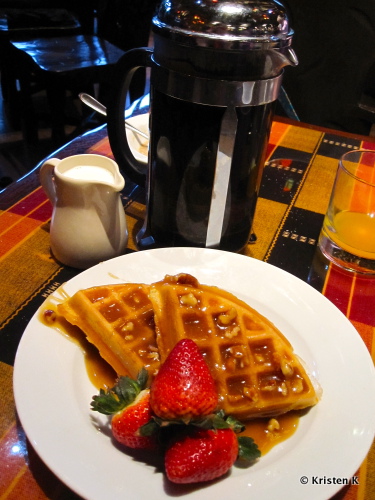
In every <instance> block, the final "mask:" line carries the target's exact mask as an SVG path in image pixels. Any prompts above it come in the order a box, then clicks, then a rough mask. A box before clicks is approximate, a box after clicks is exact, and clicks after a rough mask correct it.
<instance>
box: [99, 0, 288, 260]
mask: <svg viewBox="0 0 375 500" xmlns="http://www.w3.org/2000/svg"><path fill="white" fill-rule="evenodd" d="M152 33H153V40H154V48H153V49H149V48H139V49H133V50H130V51H129V52H127V53H126V54H125V55H124V56H123V57H122V58H121V59H120V61H119V62H118V63H117V66H116V73H115V80H116V81H115V91H114V97H113V100H112V102H110V103H109V107H108V136H109V141H110V145H111V148H112V151H113V153H114V156H115V159H116V161H117V162H118V164H119V166H120V168H121V169H122V170H123V172H124V173H125V174H126V175H128V176H129V177H130V178H131V179H132V180H133V181H134V182H136V183H138V184H141V185H145V186H147V216H146V220H145V223H144V226H143V228H142V230H141V231H140V232H139V233H138V235H137V244H138V246H139V248H141V249H144V248H153V247H165V246H195V247H209V248H218V249H222V250H228V251H235V252H237V251H241V249H243V247H244V246H245V245H246V243H247V241H248V240H249V237H250V235H251V230H252V222H253V217H254V212H255V207H256V202H257V197H258V192H259V186H260V180H261V176H262V171H263V165H264V161H265V154H266V147H267V144H268V139H269V132H270V128H271V123H272V118H273V112H274V105H275V101H276V100H277V97H278V94H279V90H280V86H281V80H282V74H283V68H284V67H285V66H287V65H296V64H297V59H296V56H295V54H294V52H293V50H292V48H291V41H292V35H293V32H292V30H291V29H290V26H289V21H288V17H287V14H286V10H285V8H284V7H283V6H282V5H281V4H280V3H279V2H278V1H276V0H274V1H270V0H265V1H259V0H237V1H231V0H229V1H228V0H163V1H162V2H161V4H160V6H159V7H158V9H157V11H156V14H155V17H154V18H153V21H152ZM141 66H144V67H149V68H151V76H150V119H149V127H150V144H149V154H148V167H147V168H145V166H144V164H142V163H140V162H138V161H137V160H136V159H135V158H134V156H133V154H132V152H131V150H130V147H129V144H128V142H127V139H126V134H125V129H124V105H125V98H126V93H127V89H128V87H129V83H130V80H131V77H132V75H133V73H134V72H135V71H136V69H137V68H139V67H141Z"/></svg>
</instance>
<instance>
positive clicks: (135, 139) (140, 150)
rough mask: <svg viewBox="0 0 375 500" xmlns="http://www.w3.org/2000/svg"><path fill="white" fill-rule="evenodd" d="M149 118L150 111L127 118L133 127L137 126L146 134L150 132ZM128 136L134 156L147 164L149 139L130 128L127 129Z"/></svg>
mask: <svg viewBox="0 0 375 500" xmlns="http://www.w3.org/2000/svg"><path fill="white" fill-rule="evenodd" d="M148 120H149V115H148V113H143V114H141V115H136V116H132V117H130V118H127V119H126V121H127V122H128V123H130V125H133V127H135V128H137V129H138V130H140V131H141V132H145V133H146V134H148V133H149V128H148ZM126 136H127V139H128V143H129V147H130V149H131V151H132V153H133V155H134V158H136V159H137V160H138V161H140V162H141V163H145V164H146V163H147V154H148V140H147V139H145V138H144V137H142V136H140V135H139V134H137V133H135V132H133V131H132V130H130V129H128V128H127V129H126Z"/></svg>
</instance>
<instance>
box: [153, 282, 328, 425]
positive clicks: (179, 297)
mask: <svg viewBox="0 0 375 500" xmlns="http://www.w3.org/2000/svg"><path fill="white" fill-rule="evenodd" d="M149 297H150V300H151V302H152V304H153V308H154V313H155V325H156V333H157V344H158V350H159V354H160V361H161V362H162V363H163V362H164V360H165V359H166V357H167V356H168V353H169V352H170V351H171V349H172V348H173V346H174V345H175V344H176V343H177V342H178V341H179V340H180V339H182V338H186V337H188V338H191V339H193V340H194V341H195V342H196V344H197V345H198V347H199V348H200V350H201V352H202V354H203V356H204V358H205V360H206V362H207V364H208V366H209V368H210V369H211V372H212V375H213V377H214V379H215V381H216V384H217V390H218V393H219V407H220V408H221V409H223V410H224V411H225V412H226V413H227V414H231V415H235V416H237V417H238V418H241V419H249V418H254V417H270V416H276V415H279V414H282V413H286V412H287V411H290V410H297V409H303V408H306V407H309V406H312V405H314V404H315V403H317V401H318V399H319V395H318V392H317V390H316V389H315V387H314V386H313V384H312V382H311V380H310V378H309V377H308V375H307V373H306V371H305V369H304V367H303V365H302V363H301V361H300V360H299V358H298V357H297V356H296V355H295V354H294V352H293V348H292V346H291V345H290V343H289V342H288V340H287V339H286V338H285V337H284V336H283V335H282V333H281V332H280V331H279V330H277V328H276V327H275V326H274V325H273V324H272V323H271V322H270V321H268V320H267V319H266V318H264V317H263V316H262V315H260V314H259V313H258V312H257V311H255V310H254V309H252V308H251V307H249V306H248V305H247V304H245V303H244V302H242V301H240V300H239V299H237V298H236V297H235V296H233V295H232V294H230V293H228V292H226V291H223V290H221V289H219V288H216V287H210V286H206V285H201V284H199V283H198V281H197V280H196V279H195V278H193V277H192V276H190V275H184V274H181V275H177V276H166V277H165V279H164V280H163V281H161V282H158V283H154V284H153V285H151V287H150V295H149Z"/></svg>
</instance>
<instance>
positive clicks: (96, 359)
mask: <svg viewBox="0 0 375 500" xmlns="http://www.w3.org/2000/svg"><path fill="white" fill-rule="evenodd" d="M56 311H57V308H56V301H55V302H53V301H52V300H50V299H47V301H46V304H45V307H44V308H43V309H42V310H41V312H40V315H39V319H40V320H41V322H42V323H43V324H45V325H47V326H49V327H52V328H53V329H55V330H57V331H59V332H60V333H61V334H62V335H64V336H65V337H66V338H68V339H69V340H70V341H71V342H74V343H75V344H76V345H78V346H79V348H80V349H81V351H82V353H83V355H84V359H85V366H86V372H87V375H88V377H89V379H90V381H91V383H92V384H93V385H94V386H95V387H96V388H97V389H98V390H99V389H106V388H109V387H113V386H114V385H115V383H116V378H117V375H116V373H115V371H114V370H113V369H112V368H111V366H110V365H109V364H108V363H107V362H106V361H105V360H104V359H103V358H102V357H101V356H100V354H99V351H98V350H97V349H96V347H95V346H93V345H92V344H90V343H89V342H88V340H87V339H86V337H85V336H84V334H83V333H82V331H81V330H80V329H79V328H78V327H76V326H73V325H71V324H70V323H68V322H67V321H66V320H65V319H64V318H63V317H61V316H59V315H58V314H57V312H56ZM299 419H300V412H297V411H296V412H293V411H290V412H288V413H286V414H284V415H280V416H278V417H276V420H277V422H278V425H279V428H278V429H275V430H269V425H270V420H271V419H270V418H259V419H254V420H251V421H248V422H245V430H244V431H243V432H242V433H241V434H240V435H241V436H249V437H251V438H253V439H254V441H255V443H256V444H257V446H258V448H259V450H260V451H261V454H262V455H265V454H266V453H267V452H269V451H270V450H271V449H272V448H273V447H274V446H276V445H277V444H278V443H281V442H282V441H285V440H286V439H288V438H289V437H290V436H292V435H293V434H294V432H295V431H296V430H297V427H298V423H299Z"/></svg>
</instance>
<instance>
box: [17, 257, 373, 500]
mask: <svg viewBox="0 0 375 500" xmlns="http://www.w3.org/2000/svg"><path fill="white" fill-rule="evenodd" d="M179 272H188V273H190V274H193V275H195V276H196V277H197V278H198V279H199V280H200V281H201V282H202V283H206V284H209V285H218V286H220V287H222V288H225V289H226V290H228V291H230V292H232V293H235V294H236V295H237V296H238V297H240V298H241V299H243V300H245V301H247V302H248V303H249V304H250V305H251V306H253V307H255V308H256V309H258V310H259V312H261V313H262V314H264V315H265V316H267V317H268V318H269V319H271V320H272V321H273V322H274V323H275V324H276V326H277V327H279V328H280V329H281V331H282V332H284V333H285V335H286V336H287V337H288V339H289V340H290V341H291V342H292V344H293V346H294V348H295V351H296V353H297V354H299V355H300V356H301V357H302V358H303V359H304V360H305V362H306V363H307V365H308V367H309V369H310V371H311V372H312V373H313V374H314V375H315V377H316V378H317V379H318V381H319V382H320V384H321V386H322V388H323V397H322V400H321V401H320V402H319V403H318V405H316V406H315V407H314V408H312V409H311V411H309V412H308V413H307V414H306V415H305V416H304V417H303V418H301V420H300V424H299V427H298V429H297V431H296V433H295V434H294V435H293V436H292V437H291V438H290V439H288V440H287V441H285V442H283V443H281V444H279V445H277V446H276V447H275V448H273V449H272V450H271V451H270V452H269V453H268V454H266V455H265V456H264V457H262V458H261V459H260V460H259V462H258V463H256V464H255V465H253V466H252V467H250V468H245V469H238V468H233V470H232V472H231V474H230V475H229V476H228V477H225V478H223V479H221V480H219V481H216V482H215V483H213V484H210V485H206V486H204V487H201V488H188V489H186V488H180V487H171V486H170V485H168V484H167V483H166V482H165V479H164V475H163V473H162V472H160V470H157V469H156V468H155V467H153V466H152V465H147V464H146V463H144V462H143V461H142V460H139V459H137V458H135V457H134V456H130V455H127V454H126V453H124V452H123V451H121V450H120V449H118V448H117V447H116V446H114V444H113V443H112V442H111V439H110V437H109V436H108V434H107V433H106V432H103V431H101V430H100V429H98V421H97V420H95V419H97V418H99V417H98V416H97V414H96V413H95V416H94V415H93V412H91V410H90V401H91V397H92V395H94V394H96V393H97V390H96V389H95V387H93V386H92V384H91V383H90V381H89V380H88V377H87V373H86V369H85V365H84V359H83V355H82V353H81V351H80V349H79V348H78V347H77V346H76V345H75V344H74V343H72V342H70V341H69V340H67V339H66V338H65V337H64V336H62V335H60V334H59V333H58V332H56V331H54V330H53V329H51V328H48V327H47V326H44V325H43V324H42V323H41V322H40V321H39V320H38V317H37V315H35V316H34V317H33V319H32V320H31V321H30V323H29V325H28V327H27V328H26V330H25V333H24V335H23V337H22V340H21V343H20V345H19V349H18V352H17V357H16V363H15V369H14V392H15V399H16V405H17V410H18V414H19V417H20V419H21V422H22V425H23V427H24V429H25V431H26V434H27V436H28V438H29V440H30V442H31V443H32V445H33V447H34V448H35V450H36V451H37V452H38V454H39V455H40V457H41V458H42V459H43V460H44V462H45V463H46V464H47V465H48V466H49V467H50V469H51V470H52V471H53V472H54V473H55V474H56V475H57V476H58V477H59V478H60V479H61V480H62V481H63V482H65V483H66V484H67V485H68V486H69V487H70V488H71V489H73V490H74V491H75V492H77V493H78V494H80V495H81V496H82V497H84V498H87V499H90V500H108V499H111V500H120V499H121V500H123V499H124V498H126V499H127V500H133V499H134V500H150V498H153V499H154V500H160V499H165V498H166V497H169V496H181V494H182V496H183V497H188V498H189V500H198V499H199V500H211V499H213V498H215V499H216V500H224V499H225V500H227V499H228V498H233V496H234V495H235V496H236V498H244V499H250V498H256V499H257V500H262V499H266V500H272V499H278V498H281V497H280V495H281V496H282V498H287V499H288V500H301V498H303V499H304V500H311V499H314V500H317V499H328V498H329V497H330V496H332V495H333V494H334V493H335V492H336V491H338V490H339V489H340V488H341V487H342V486H341V485H340V484H337V483H338V482H339V481H344V480H345V479H346V478H349V479H350V478H352V476H353V475H354V474H355V473H356V470H357V468H358V467H359V466H360V464H361V462H362V460H363V459H364V458H365V456H366V454H367V452H368V450H369V448H370V445H371V442H372V440H373V437H374V433H375V419H374V415H375V374H374V366H373V363H372V360H371V358H370V356H369V353H368V351H367V349H366V347H365V345H364V343H363V342H362V340H361V338H360V336H359V335H358V333H357V331H356V330H355V329H354V328H353V326H352V325H351V323H350V322H349V321H348V320H347V319H346V318H345V317H344V315H342V314H341V312H339V310H338V309H337V308H336V307H335V306H334V305H333V304H332V303H331V302H329V301H328V300H327V299H326V298H324V297H323V296H322V295H321V294H320V293H318V292H317V291H316V290H314V289H313V288H311V287H310V286H309V285H307V284H306V283H304V282H302V281H300V280H299V279H297V278H295V277H294V276H292V275H290V274H288V273H286V272H284V271H282V270H280V269H278V268H276V267H273V266H271V265H269V264H265V263H264V262H261V261H258V260H254V259H251V258H249V257H245V256H242V255H237V254H233V253H227V252H221V251H217V250H206V249H196V248H174V249H160V250H150V251H144V252H137V253H133V254H129V255H126V256H122V257H118V258H116V259H113V260H110V261H107V262H104V263H102V264H99V265H98V266H95V267H93V268H91V269H89V270H87V271H85V272H83V273H82V274H80V275H78V276H76V277H75V278H74V279H72V280H71V281H69V282H68V283H66V284H64V291H65V292H67V293H69V294H73V293H74V292H76V291H77V290H78V289H80V288H86V287H90V286H94V285H100V284H106V283H117V282H121V281H128V282H146V283H151V282H153V281H156V280H159V279H162V278H163V277H164V275H165V274H175V273H179ZM56 295H58V291H57V292H56ZM106 421H107V419H106V417H104V416H103V417H102V418H101V420H100V421H99V427H100V425H102V426H103V429H104V428H105V423H106ZM317 481H318V482H319V481H320V483H321V484H314V483H316V482H317ZM303 482H307V484H302V483H303Z"/></svg>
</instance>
